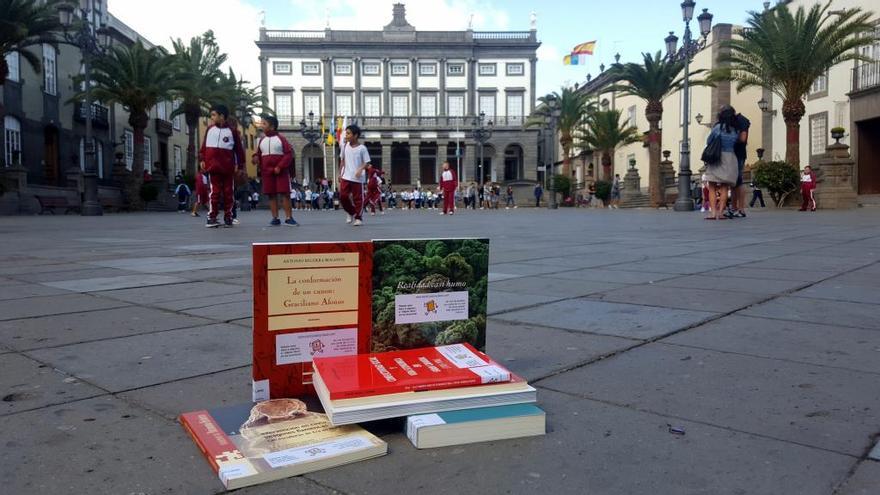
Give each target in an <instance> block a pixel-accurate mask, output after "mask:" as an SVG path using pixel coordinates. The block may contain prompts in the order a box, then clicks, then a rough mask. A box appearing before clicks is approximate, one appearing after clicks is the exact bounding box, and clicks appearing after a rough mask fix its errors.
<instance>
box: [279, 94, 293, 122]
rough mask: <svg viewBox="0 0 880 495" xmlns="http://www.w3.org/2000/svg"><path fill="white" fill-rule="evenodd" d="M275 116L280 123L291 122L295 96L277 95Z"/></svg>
mask: <svg viewBox="0 0 880 495" xmlns="http://www.w3.org/2000/svg"><path fill="white" fill-rule="evenodd" d="M275 115H277V116H278V120H279V121H280V122H289V121H290V119H291V117H293V95H292V94H290V93H275Z"/></svg>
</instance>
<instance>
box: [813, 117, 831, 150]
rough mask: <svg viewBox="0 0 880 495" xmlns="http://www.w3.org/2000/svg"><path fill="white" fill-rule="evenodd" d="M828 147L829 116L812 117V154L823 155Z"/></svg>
mask: <svg viewBox="0 0 880 495" xmlns="http://www.w3.org/2000/svg"><path fill="white" fill-rule="evenodd" d="M827 147H828V114H827V113H820V114H817V115H811V116H810V154H811V155H814V156H815V155H822V154H824V153H825V148H827Z"/></svg>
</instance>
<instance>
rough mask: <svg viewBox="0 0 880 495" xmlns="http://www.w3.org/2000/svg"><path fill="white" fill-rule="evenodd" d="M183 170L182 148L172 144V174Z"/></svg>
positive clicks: (175, 174)
mask: <svg viewBox="0 0 880 495" xmlns="http://www.w3.org/2000/svg"><path fill="white" fill-rule="evenodd" d="M182 172H183V149H182V148H181V147H180V146H178V145H176V144H175V145H174V176H175V177H176V176H177V175H178V174H180V173H182Z"/></svg>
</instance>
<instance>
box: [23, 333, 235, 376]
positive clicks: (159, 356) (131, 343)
mask: <svg viewBox="0 0 880 495" xmlns="http://www.w3.org/2000/svg"><path fill="white" fill-rule="evenodd" d="M27 354H28V355H30V356H32V357H34V358H36V359H39V360H41V361H43V362H46V363H50V364H51V365H52V366H55V367H56V368H58V369H60V370H63V371H65V372H67V373H70V374H72V375H75V376H77V377H79V378H82V379H84V380H87V381H89V382H90V383H94V384H96V385H98V386H100V387H102V388H104V389H107V390H110V391H112V392H119V391H122V390H128V389H132V388H137V387H146V386H150V385H155V384H157V383H165V382H168V381H170V380H179V379H181V378H189V377H192V376H197V375H203V374H206V373H215V372H217V371H223V370H227V369H231V368H236V367H239V366H244V365H246V364H250V363H251V362H252V354H251V332H250V331H248V330H246V329H244V328H242V327H240V326H236V325H222V324H221V325H209V326H204V327H197V328H187V329H182V330H169V331H167V332H160V333H152V334H147V335H133V336H130V337H126V338H120V339H113V340H102V341H97V342H89V343H84V344H75V345H69V346H65V347H55V348H51V349H38V350H33V351H29V352H28V353H27Z"/></svg>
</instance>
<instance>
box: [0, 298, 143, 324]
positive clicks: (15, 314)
mask: <svg viewBox="0 0 880 495" xmlns="http://www.w3.org/2000/svg"><path fill="white" fill-rule="evenodd" d="M122 306H127V304H126V303H124V302H121V301H111V300H108V299H100V298H97V297H93V296H88V295H84V294H65V295H60V296H45V297H31V298H27V299H19V300H11V301H0V321H4V320H15V319H19V318H33V317H35V316H45V315H57V314H64V313H77V312H84V311H94V310H99V309H109V308H118V307H122Z"/></svg>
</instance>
